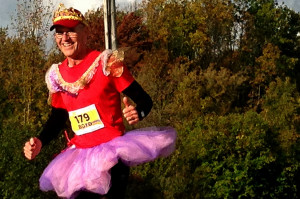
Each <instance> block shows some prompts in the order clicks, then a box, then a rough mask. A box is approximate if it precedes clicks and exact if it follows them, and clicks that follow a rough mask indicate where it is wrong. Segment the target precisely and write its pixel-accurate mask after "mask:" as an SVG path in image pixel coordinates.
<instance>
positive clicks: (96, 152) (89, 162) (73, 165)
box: [40, 127, 176, 198]
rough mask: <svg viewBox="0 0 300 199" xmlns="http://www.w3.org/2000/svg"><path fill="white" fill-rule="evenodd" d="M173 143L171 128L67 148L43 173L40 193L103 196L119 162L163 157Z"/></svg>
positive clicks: (174, 134)
mask: <svg viewBox="0 0 300 199" xmlns="http://www.w3.org/2000/svg"><path fill="white" fill-rule="evenodd" d="M175 140H176V131H175V129H173V128H172V127H149V128H143V129H137V130H133V131H129V132H127V133H126V134H125V135H123V136H121V137H118V138H115V139H113V140H111V141H109V142H107V143H104V144H101V145H98V146H95V147H92V148H87V149H80V148H72V147H70V148H68V149H67V150H65V151H63V152H62V153H60V154H59V155H58V156H56V158H55V159H54V160H52V162H51V163H50V164H49V165H48V167H47V168H46V169H45V170H44V172H43V174H42V176H41V178H40V189H41V190H42V191H50V190H53V191H55V192H56V193H57V195H58V196H59V197H62V198H74V197H75V192H78V191H80V190H86V191H90V192H94V193H98V194H101V195H104V194H106V193H107V192H108V190H109V189H110V186H111V183H110V182H111V181H110V179H111V176H110V169H111V168H112V167H113V166H114V165H116V164H117V163H118V161H119V160H121V161H122V162H123V163H124V164H126V165H127V166H135V165H139V164H142V163H145V162H149V161H152V160H154V159H156V158H158V157H166V156H168V155H170V154H171V153H172V152H173V151H174V149H175Z"/></svg>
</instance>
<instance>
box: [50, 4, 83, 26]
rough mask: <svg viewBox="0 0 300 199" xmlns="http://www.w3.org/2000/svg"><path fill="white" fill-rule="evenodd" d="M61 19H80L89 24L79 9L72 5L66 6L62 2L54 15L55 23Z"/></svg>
mask: <svg viewBox="0 0 300 199" xmlns="http://www.w3.org/2000/svg"><path fill="white" fill-rule="evenodd" d="M60 20H76V21H80V22H81V23H83V24H84V25H87V22H86V20H85V18H84V16H83V15H82V14H81V12H80V11H79V10H76V9H74V8H72V7H70V8H66V7H65V6H64V4H62V3H60V4H59V7H58V9H57V10H56V11H55V12H54V15H53V19H52V21H53V24H55V23H56V22H58V21H60Z"/></svg>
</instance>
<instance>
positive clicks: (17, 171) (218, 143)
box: [0, 0, 300, 199]
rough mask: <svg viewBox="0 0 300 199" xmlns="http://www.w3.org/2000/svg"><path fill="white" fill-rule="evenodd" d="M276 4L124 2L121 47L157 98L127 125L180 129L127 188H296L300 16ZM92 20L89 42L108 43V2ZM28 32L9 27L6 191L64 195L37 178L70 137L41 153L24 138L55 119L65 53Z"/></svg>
mask: <svg viewBox="0 0 300 199" xmlns="http://www.w3.org/2000/svg"><path fill="white" fill-rule="evenodd" d="M25 2H26V1H25ZM32 2H33V3H38V1H32ZM276 2H277V1H273V0H234V1H230V0H192V1H191V0H168V1H166V0H152V1H147V2H145V3H144V4H142V5H140V6H139V7H138V9H136V10H134V11H133V12H126V11H123V10H118V12H117V37H118V46H119V47H120V48H123V50H125V55H126V59H125V62H126V64H127V65H128V67H129V69H130V70H131V72H132V73H133V75H134V76H135V77H136V79H137V81H138V82H139V83H140V84H141V85H142V86H143V88H144V89H145V90H146V91H147V92H148V93H149V94H150V96H151V97H152V99H153V101H154V106H153V109H152V111H151V113H150V115H149V116H148V117H147V118H146V119H145V120H143V121H142V122H141V123H140V124H139V125H137V126H134V127H130V126H127V128H128V129H132V128H139V127H145V126H168V125H170V126H173V127H175V128H176V130H177V131H178V140H177V147H176V151H175V152H174V153H173V154H172V155H171V156H170V157H168V158H164V159H158V160H156V161H154V162H151V163H147V164H144V165H140V166H137V167H134V168H132V169H131V175H130V183H129V185H128V192H127V198H132V199H136V198H149V199H152V198H153V199H154V198H155V199H157V198H161V199H163V198H166V199H167V198H170V199H171V198H172V199H173V198H175V199H177V198H187V199H188V198H193V199H194V198H220V199H223V198H264V199H265V198H274V199H275V198H276V199H277V198H280V199H282V198H288V199H290V198H294V199H296V198H299V195H300V178H299V176H300V163H299V162H300V156H299V154H300V143H299V139H300V137H299V136H300V117H299V111H300V95H299V89H300V81H299V80H300V61H299V58H300V15H299V13H296V12H294V11H293V10H290V9H288V8H287V7H285V6H283V5H278V4H277V3H276ZM25 8H27V7H26V6H25V7H24V10H25V11H26V9H25ZM33 10H34V9H33ZM31 11H32V10H27V12H31ZM22 16H26V15H22ZM86 18H87V19H88V22H89V28H90V32H91V34H90V35H89V40H88V44H87V45H89V47H91V48H94V49H98V50H103V49H104V28H103V10H102V8H99V9H96V10H92V11H89V12H88V13H86ZM20 23H21V24H22V23H25V24H23V25H24V27H28V24H26V22H22V21H20ZM31 25H32V24H31ZM35 28H37V30H40V29H42V27H35ZM21 30H22V31H23V30H26V29H25V28H24V29H22V28H20V29H19V31H20V34H18V35H16V36H14V37H11V36H9V35H8V30H7V29H5V28H2V29H0V41H1V45H0V65H1V68H0V79H1V81H2V85H3V86H2V87H1V88H0V90H1V92H0V107H1V110H2V111H1V113H0V139H1V144H0V198H5V199H6V198H7V199H8V198H9V199H10V198H55V196H54V194H53V193H42V192H40V191H39V189H38V178H39V176H40V174H41V172H42V171H43V169H44V168H45V166H46V165H47V164H48V162H49V160H50V159H51V157H52V156H53V154H54V153H58V152H59V151H60V150H61V149H63V148H64V147H65V138H64V137H63V135H61V136H60V137H59V138H57V140H54V141H53V142H56V143H57V142H59V143H60V145H61V148H58V147H57V145H53V144H52V143H51V144H50V145H49V146H46V147H45V150H44V152H43V153H42V154H41V155H40V156H39V157H38V158H37V159H36V160H34V161H32V162H28V161H26V160H25V158H24V157H23V155H22V147H23V143H24V142H25V141H26V139H28V138H29V137H31V136H34V135H37V134H38V132H39V131H40V129H41V126H42V125H43V123H44V122H45V121H46V119H47V116H48V110H49V107H48V106H47V105H46V103H47V102H46V101H47V89H46V87H45V83H44V73H45V71H46V70H47V68H48V67H49V66H50V64H51V63H53V62H59V61H61V59H63V57H62V56H61V54H59V53H58V52H57V50H55V49H53V50H51V51H50V53H47V54H46V53H45V46H44V44H43V43H40V42H39V41H41V40H39V39H38V36H39V35H37V34H36V33H37V32H38V31H37V30H35V29H34V27H31V29H30V28H29V29H28V31H29V32H22V31H21ZM32 30H34V31H33V32H30V31H32ZM21 33H22V34H21ZM25 33H30V34H25ZM41 35H43V34H41ZM28 179H30V181H29V180H28Z"/></svg>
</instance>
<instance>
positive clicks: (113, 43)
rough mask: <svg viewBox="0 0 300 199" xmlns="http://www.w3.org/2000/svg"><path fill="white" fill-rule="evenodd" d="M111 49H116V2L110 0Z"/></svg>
mask: <svg viewBox="0 0 300 199" xmlns="http://www.w3.org/2000/svg"><path fill="white" fill-rule="evenodd" d="M110 11H111V49H112V50H116V49H117V28H116V27H117V26H116V3H115V0H111V9H110Z"/></svg>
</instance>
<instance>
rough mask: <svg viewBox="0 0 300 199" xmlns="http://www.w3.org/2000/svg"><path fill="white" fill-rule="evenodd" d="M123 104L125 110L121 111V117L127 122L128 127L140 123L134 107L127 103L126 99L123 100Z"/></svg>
mask: <svg viewBox="0 0 300 199" xmlns="http://www.w3.org/2000/svg"><path fill="white" fill-rule="evenodd" d="M123 103H124V105H125V108H124V109H123V115H124V117H125V119H126V120H127V122H128V123H129V124H130V125H133V124H136V123H138V122H139V121H140V120H139V115H138V112H137V110H136V109H135V107H134V106H133V105H131V104H130V103H129V101H128V98H127V97H124V98H123Z"/></svg>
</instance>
